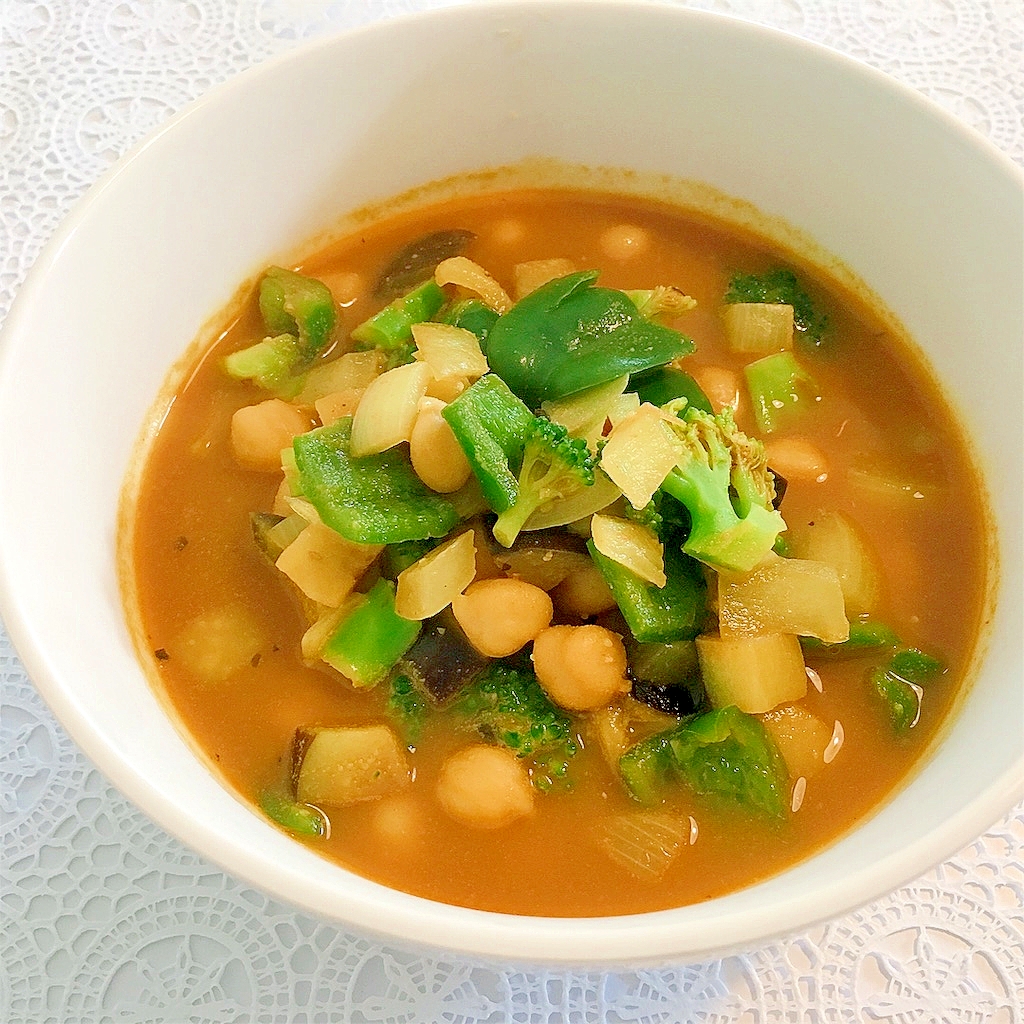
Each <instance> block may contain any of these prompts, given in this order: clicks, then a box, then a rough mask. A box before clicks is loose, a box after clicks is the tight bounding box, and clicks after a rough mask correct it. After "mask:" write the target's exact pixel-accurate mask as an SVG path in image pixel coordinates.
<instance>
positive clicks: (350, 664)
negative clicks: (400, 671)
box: [320, 579, 421, 689]
mask: <svg viewBox="0 0 1024 1024" xmlns="http://www.w3.org/2000/svg"><path fill="white" fill-rule="evenodd" d="M420 628H421V624H420V623H419V622H415V621H413V620H412V619H404V618H402V616H401V615H399V614H398V613H397V612H396V611H395V585H394V584H393V583H391V582H390V580H385V579H380V580H377V582H376V583H375V584H374V585H373V587H371V589H370V591H369V592H368V593H367V594H366V597H365V600H363V601H361V602H360V603H359V604H357V605H356V606H355V608H353V610H352V611H351V612H350V613H349V614H348V615H347V616H346V617H345V618H344V619H342V621H341V623H340V624H339V626H338V628H337V629H336V630H335V631H334V632H333V633H332V634H331V636H329V637H328V638H327V642H326V643H325V644H324V647H323V650H322V651H321V652H320V657H321V658H322V659H323V660H324V661H326V662H327V664H328V665H330V666H331V667H332V668H336V669H337V670H338V671H339V672H340V673H341V674H342V675H343V676H345V677H346V678H347V679H351V680H352V682H353V683H354V684H355V685H356V686H357V687H359V688H361V689H365V688H366V687H370V686H374V685H375V684H377V683H379V682H380V681H381V680H382V679H383V678H384V677H385V676H386V675H387V674H388V672H390V671H391V669H392V668H394V666H395V665H397V664H398V661H399V659H400V658H401V657H402V655H403V654H405V652H406V651H407V650H409V648H410V647H412V645H413V644H414V643H415V642H416V637H418V636H419V635H420Z"/></svg>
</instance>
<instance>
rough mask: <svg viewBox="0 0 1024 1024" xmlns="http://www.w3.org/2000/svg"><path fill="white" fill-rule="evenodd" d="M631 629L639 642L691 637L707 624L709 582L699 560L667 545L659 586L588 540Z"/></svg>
mask: <svg viewBox="0 0 1024 1024" xmlns="http://www.w3.org/2000/svg"><path fill="white" fill-rule="evenodd" d="M587 549H588V550H589V551H590V557H591V559H592V560H593V562H594V564H595V565H596V566H597V567H598V569H599V570H600V571H601V575H602V576H603V577H604V581H605V583H607V584H608V589H609V590H611V592H612V596H613V597H614V598H615V603H616V604H617V605H618V606H619V611H621V612H622V617H623V618H624V619H625V620H626V625H628V626H629V629H630V632H631V633H632V634H633V637H634V639H636V640H637V641H638V642H639V643H642V644H647V643H670V642H671V641H673V640H692V639H693V638H694V637H695V636H697V634H698V633H700V631H701V629H702V627H703V624H704V615H705V592H706V589H707V588H706V584H705V583H704V577H703V574H702V573H701V571H700V569H699V567H698V565H697V563H696V562H695V561H694V560H693V559H692V558H690V557H688V556H687V555H684V554H683V553H682V552H677V551H675V550H674V549H673V548H671V547H666V548H665V576H666V577H667V581H666V583H665V586H663V587H657V586H655V585H654V584H653V583H648V582H647V581H646V580H642V579H641V578H640V577H639V576H637V575H636V573H634V572H631V571H630V570H629V569H627V568H626V567H625V566H622V565H619V563H618V562H615V561H613V560H612V559H610V558H608V557H607V556H605V555H602V554H601V552H600V551H598V550H597V548H596V547H595V546H594V542H593V541H588V542H587Z"/></svg>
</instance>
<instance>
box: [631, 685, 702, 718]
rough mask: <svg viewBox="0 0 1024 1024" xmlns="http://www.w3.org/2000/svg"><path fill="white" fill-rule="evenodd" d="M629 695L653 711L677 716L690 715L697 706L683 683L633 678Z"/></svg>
mask: <svg viewBox="0 0 1024 1024" xmlns="http://www.w3.org/2000/svg"><path fill="white" fill-rule="evenodd" d="M630 696H631V697H632V698H633V700H635V701H639V702H640V703H641V704H646V705H647V706H648V707H649V708H653V709H654V710H655V711H660V712H661V713H662V714H664V715H675V716H676V717H677V718H682V717H684V716H685V715H692V714H693V713H694V712H695V711H696V710H697V708H698V706H699V705H698V702H697V701H695V700H694V697H693V691H692V690H691V689H690V688H689V687H688V686H685V685H681V686H676V685H664V684H660V683H648V682H646V681H644V680H643V679H635V680H634V681H633V687H632V689H631V690H630Z"/></svg>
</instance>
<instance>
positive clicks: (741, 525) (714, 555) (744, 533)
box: [661, 406, 786, 572]
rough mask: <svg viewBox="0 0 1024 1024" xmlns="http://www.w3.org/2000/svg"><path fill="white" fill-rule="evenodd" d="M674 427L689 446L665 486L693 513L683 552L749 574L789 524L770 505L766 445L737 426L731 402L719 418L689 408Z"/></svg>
mask: <svg viewBox="0 0 1024 1024" xmlns="http://www.w3.org/2000/svg"><path fill="white" fill-rule="evenodd" d="M672 429H673V430H674V431H675V433H676V435H677V436H678V437H679V438H680V440H681V441H682V442H683V444H684V446H685V447H684V451H683V454H682V456H681V457H680V459H679V462H678V463H677V464H676V466H675V467H674V468H673V469H671V470H670V471H669V473H668V476H666V477H665V480H664V481H663V483H662V485H661V489H662V490H663V491H665V492H666V493H668V494H670V495H671V496H672V497H673V498H675V499H676V500H677V501H679V502H681V503H682V504H683V505H685V506H686V509H687V511H688V512H689V514H690V532H689V535H688V536H687V538H686V541H685V542H684V544H683V551H685V552H686V553H687V554H688V555H690V556H692V557H693V558H696V559H698V560H699V561H701V562H705V563H706V564H708V565H710V566H712V567H713V568H715V569H726V570H732V571H735V572H750V570H751V569H753V568H754V566H755V565H757V564H758V562H760V561H761V560H762V559H763V558H764V557H765V556H766V555H767V554H768V552H769V551H771V549H772V546H773V545H774V544H775V539H776V538H777V537H778V535H779V534H780V533H781V532H782V531H783V530H785V528H786V523H785V521H784V520H783V518H782V516H781V515H780V514H779V513H778V512H777V511H776V510H775V509H774V508H773V507H772V501H773V500H774V498H775V482H774V479H773V477H772V474H771V472H770V471H769V469H768V465H767V457H766V455H765V450H764V445H762V444H761V443H760V442H759V441H756V440H754V439H753V438H750V437H747V436H746V435H745V434H743V433H742V432H741V431H740V430H738V429H737V428H736V425H735V423H734V422H733V418H732V410H731V409H730V408H729V407H728V406H726V407H725V408H724V409H723V410H722V411H721V412H720V413H718V414H717V415H715V416H709V415H708V414H707V413H703V412H701V411H700V410H699V409H691V408H685V409H684V411H683V415H682V418H681V419H679V420H675V421H672Z"/></svg>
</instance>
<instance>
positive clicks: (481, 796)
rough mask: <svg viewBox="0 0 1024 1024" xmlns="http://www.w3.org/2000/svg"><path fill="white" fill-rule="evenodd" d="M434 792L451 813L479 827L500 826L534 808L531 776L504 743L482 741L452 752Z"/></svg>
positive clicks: (443, 766)
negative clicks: (498, 744) (492, 743)
mask: <svg viewBox="0 0 1024 1024" xmlns="http://www.w3.org/2000/svg"><path fill="white" fill-rule="evenodd" d="M435 792H436V795H437V799H438V801H439V802H440V804H441V806H442V807H443V808H444V809H445V811H446V812H447V813H448V814H449V815H451V817H453V818H455V819H456V820H458V821H461V822H463V823H464V824H466V825H472V826H474V827H476V828H501V827H503V826H504V825H509V824H511V823H512V822H513V821H515V820H516V819H517V818H521V817H523V816H524V815H527V814H529V813H530V812H531V811H532V810H533V787H532V786H531V785H530V777H529V775H527V773H526V769H525V768H524V767H523V765H522V764H521V763H520V761H519V760H518V759H517V758H516V756H515V754H513V753H512V752H511V751H509V750H505V749H504V747H489V746H486V745H484V744H482V743H481V744H475V745H474V746H471V747H465V748H463V749H462V750H460V751H458V752H457V753H455V754H452V756H451V757H449V758H448V760H447V761H445V763H444V764H443V765H442V766H441V773H440V776H439V777H438V780H437V789H436V791H435Z"/></svg>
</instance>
